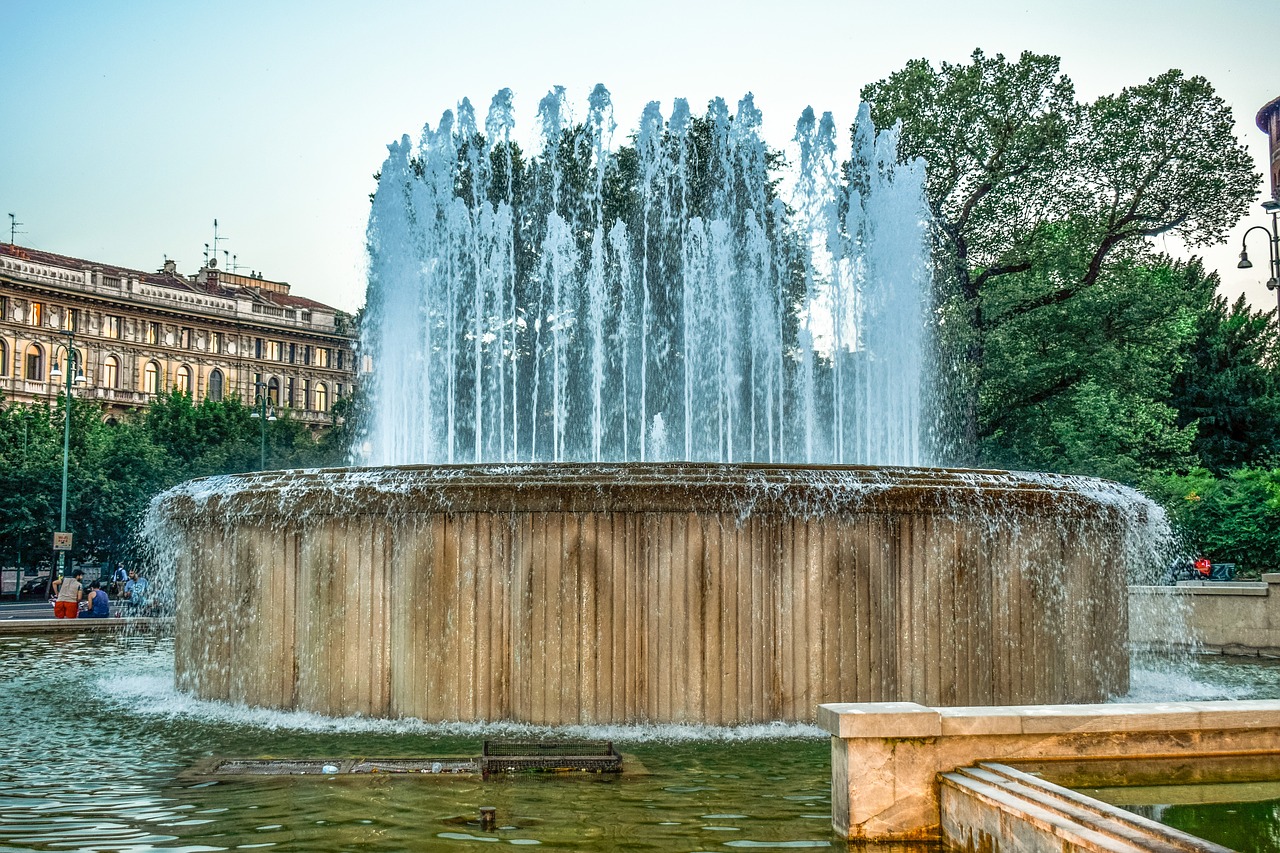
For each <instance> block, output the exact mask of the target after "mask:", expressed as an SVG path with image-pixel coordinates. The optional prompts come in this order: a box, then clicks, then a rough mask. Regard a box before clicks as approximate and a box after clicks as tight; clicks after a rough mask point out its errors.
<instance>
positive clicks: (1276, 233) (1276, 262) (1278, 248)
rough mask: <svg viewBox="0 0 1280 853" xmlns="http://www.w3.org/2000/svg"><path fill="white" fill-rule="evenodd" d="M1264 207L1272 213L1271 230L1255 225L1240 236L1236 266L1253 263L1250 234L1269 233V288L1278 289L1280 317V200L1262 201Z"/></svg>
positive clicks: (1245, 266) (1246, 266) (1242, 266)
mask: <svg viewBox="0 0 1280 853" xmlns="http://www.w3.org/2000/svg"><path fill="white" fill-rule="evenodd" d="M1262 209H1263V210H1265V211H1267V212H1268V213H1270V214H1271V230H1270V231H1268V230H1267V227H1266V226H1265V225H1255V226H1253V227H1252V228H1250V229H1248V230H1247V231H1245V232H1244V236H1243V237H1241V238H1240V263H1238V264H1237V265H1236V266H1237V267H1238V268H1240V269H1242V270H1247V269H1250V268H1251V267H1252V266H1253V264H1252V263H1250V261H1249V253H1248V250H1247V248H1246V244H1247V243H1248V241H1249V235H1250V234H1251V233H1253V232H1254V231H1261V232H1262V233H1263V234H1266V235H1267V253H1268V257H1269V259H1270V261H1271V278H1270V279H1268V281H1267V290H1275V291H1276V308H1277V317H1278V318H1280V222H1277V218H1278V217H1280V201H1277V200H1275V199H1268V200H1266V201H1264V202H1263V203H1262Z"/></svg>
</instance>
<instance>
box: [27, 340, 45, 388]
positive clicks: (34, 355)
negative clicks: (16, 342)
mask: <svg viewBox="0 0 1280 853" xmlns="http://www.w3.org/2000/svg"><path fill="white" fill-rule="evenodd" d="M25 367H26V370H25V371H24V372H23V378H24V379H26V380H27V381H28V382H43V381H44V349H43V348H42V347H41V346H40V345H39V344H32V345H31V346H29V347H27V363H26V365H25Z"/></svg>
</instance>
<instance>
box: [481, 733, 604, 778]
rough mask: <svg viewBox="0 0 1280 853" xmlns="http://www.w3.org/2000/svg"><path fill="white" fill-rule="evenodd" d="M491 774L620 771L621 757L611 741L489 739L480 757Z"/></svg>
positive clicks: (482, 766) (484, 770) (483, 767)
mask: <svg viewBox="0 0 1280 853" xmlns="http://www.w3.org/2000/svg"><path fill="white" fill-rule="evenodd" d="M480 767H481V771H482V772H483V774H484V775H485V776H489V775H490V774H493V773H520V772H524V771H529V772H540V773H621V772H622V756H621V755H619V754H618V752H617V750H615V749H614V748H613V742H612V741H491V740H487V741H485V742H484V754H483V755H482V756H481V757H480Z"/></svg>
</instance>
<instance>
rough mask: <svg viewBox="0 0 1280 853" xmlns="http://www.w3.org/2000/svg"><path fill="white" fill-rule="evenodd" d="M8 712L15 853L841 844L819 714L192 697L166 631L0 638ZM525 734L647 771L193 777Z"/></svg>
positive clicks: (1243, 836)
mask: <svg viewBox="0 0 1280 853" xmlns="http://www.w3.org/2000/svg"><path fill="white" fill-rule="evenodd" d="M1170 679H1173V681H1170ZM1134 683H1135V692H1134V694H1131V695H1130V696H1128V697H1125V698H1126V699H1128V700H1130V701H1154V700H1155V698H1154V697H1158V698H1163V699H1167V698H1170V697H1171V696H1178V697H1179V698H1187V699H1217V698H1238V699H1246V698H1280V665H1278V664H1277V663H1276V662H1273V661H1258V660H1256V659H1254V660H1247V661H1240V660H1232V659H1227V658H1202V659H1199V660H1198V661H1195V662H1193V663H1192V664H1191V665H1190V666H1189V668H1183V669H1182V670H1179V671H1178V672H1177V673H1176V674H1173V675H1170V674H1168V673H1164V672H1162V671H1161V670H1144V671H1142V672H1136V673H1135V678H1134ZM1147 694H1150V695H1147ZM0 726H3V728H4V734H3V735H2V736H0V853H12V851H33V850H39V851H55V850H56V851H67V850H83V851H127V852H128V853H145V851H151V850H166V851H175V850H176V851H193V853H194V851H221V850H256V849H262V850H273V851H315V853H330V851H346V850H370V851H405V850H413V851H417V850H427V851H434V850H441V851H449V850H476V849H499V847H496V846H494V845H499V846H501V845H510V846H516V847H526V846H527V847H538V846H541V847H544V848H547V849H556V850H581V851H605V850H623V851H627V850H630V851H655V853H659V852H660V851H721V853H730V851H734V850H770V849H774V850H787V849H803V848H835V849H845V846H846V845H845V842H844V840H843V839H841V838H839V837H838V836H836V835H835V834H834V833H833V832H832V831H831V797H830V786H831V781H830V772H831V771H830V756H829V746H828V740H827V737H826V735H825V734H824V733H823V732H821V731H819V730H818V729H816V728H814V727H811V726H796V725H769V726H754V727H746V728H741V729H724V728H714V727H706V726H654V727H646V726H634V727H627V726H620V727H566V728H562V729H558V730H556V731H555V732H548V731H546V730H542V729H537V728H534V727H529V726H515V725H503V724H493V725H474V724H458V725H426V724H423V723H421V722H418V721H413V720H373V719H363V718H341V719H335V718H327V717H319V716H315V715H309V714H295V713H288V712H276V711H265V710H260V709H252V708H245V707H236V706H229V705H224V704H218V703H209V702H200V701H197V700H194V699H192V698H190V697H189V696H186V695H184V694H181V693H178V692H177V691H176V690H175V689H174V687H173V646H172V641H171V640H168V639H164V638H157V637H131V638H129V637H117V636H93V635H77V636H48V637H38V636H34V637H0ZM530 736H537V737H546V736H553V737H555V736H559V737H564V738H573V739H580V738H594V739H608V740H612V741H614V743H615V745H616V747H617V748H618V749H619V750H620V751H621V752H623V753H624V755H626V756H627V757H628V764H629V767H630V768H631V769H632V770H633V771H638V772H632V773H628V774H627V775H625V776H623V777H610V776H603V775H601V776H547V775H539V776H518V777H513V778H500V779H496V780H493V781H488V782H485V781H480V780H479V779H476V778H462V777H455V778H439V777H433V778H420V777H413V776H399V775H397V776H382V777H377V776H359V777H352V776H327V777H325V776H308V777H260V778H253V779H225V780H224V779H219V780H216V781H215V780H211V779H209V778H208V777H200V776H198V775H195V774H193V773H192V769H193V768H198V767H199V766H200V765H201V764H204V763H207V762H208V760H209V759H211V758H214V757H243V758H274V759H288V758H321V759H344V758H359V757H371V758H396V757H402V758H410V757H414V758H417V757H424V756H450V755H454V756H456V755H477V754H479V752H480V750H481V745H482V743H483V741H484V740H485V739H502V738H512V739H519V738H527V737H530ZM1109 799H1111V800H1112V801H1113V802H1117V803H1120V804H1125V803H1126V802H1127V801H1126V796H1125V795H1119V796H1118V797H1115V796H1113V797H1109ZM1129 799H1130V800H1132V797H1131V796H1130V797H1129ZM1166 800H1168V801H1167V802H1166V801H1161V800H1159V798H1157V799H1155V800H1151V799H1148V800H1142V801H1141V802H1138V801H1130V802H1128V805H1131V806H1133V807H1134V808H1136V809H1139V810H1142V811H1143V812H1144V813H1146V814H1149V815H1150V816H1152V817H1155V818H1157V819H1159V820H1162V821H1165V822H1167V823H1170V824H1171V825H1174V826H1178V827H1180V828H1182V829H1185V830H1187V831H1190V832H1193V833H1196V834H1199V835H1202V836H1204V837H1206V838H1210V839H1212V840H1215V841H1218V842H1219V843H1221V844H1225V845H1227V846H1230V847H1233V848H1234V849H1238V850H1247V851H1264V850H1280V841H1277V839H1280V799H1277V798H1275V797H1273V798H1271V799H1265V798H1262V799H1259V798H1258V797H1256V796H1254V797H1253V798H1252V799H1248V798H1246V799H1245V801H1243V802H1235V801H1232V802H1225V803H1223V802H1219V803H1210V804H1208V805H1206V804H1203V803H1199V804H1191V803H1182V802H1178V801H1175V800H1174V799H1173V798H1166ZM481 806H492V807H494V808H495V809H496V810H497V828H496V829H494V830H491V831H488V830H483V829H481V828H480V826H479V821H478V812H479V809H480V807H481ZM872 849H874V850H876V851H877V853H880V851H888V850H895V851H897V850H904V849H910V850H912V851H919V850H922V849H932V848H921V847H910V848H903V847H897V846H890V847H885V848H872Z"/></svg>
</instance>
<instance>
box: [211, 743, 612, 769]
mask: <svg viewBox="0 0 1280 853" xmlns="http://www.w3.org/2000/svg"><path fill="white" fill-rule="evenodd" d="M520 772H535V773H621V772H622V756H621V755H619V754H618V752H617V750H615V749H614V748H613V742H612V741H491V740H487V741H485V742H484V754H483V755H481V756H479V757H477V758H471V757H465V756H463V757H459V756H441V757H437V758H329V759H323V758H210V759H207V760H205V761H201V762H200V763H198V764H197V765H196V766H195V767H192V768H191V769H190V770H189V771H187V773H186V774H185V775H189V776H194V777H199V778H208V777H211V776H212V777H237V776H239V777H246V776H369V775H374V774H385V775H394V776H415V777H430V776H477V775H480V776H483V777H488V776H490V775H492V774H495V773H499V774H501V773H520Z"/></svg>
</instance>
